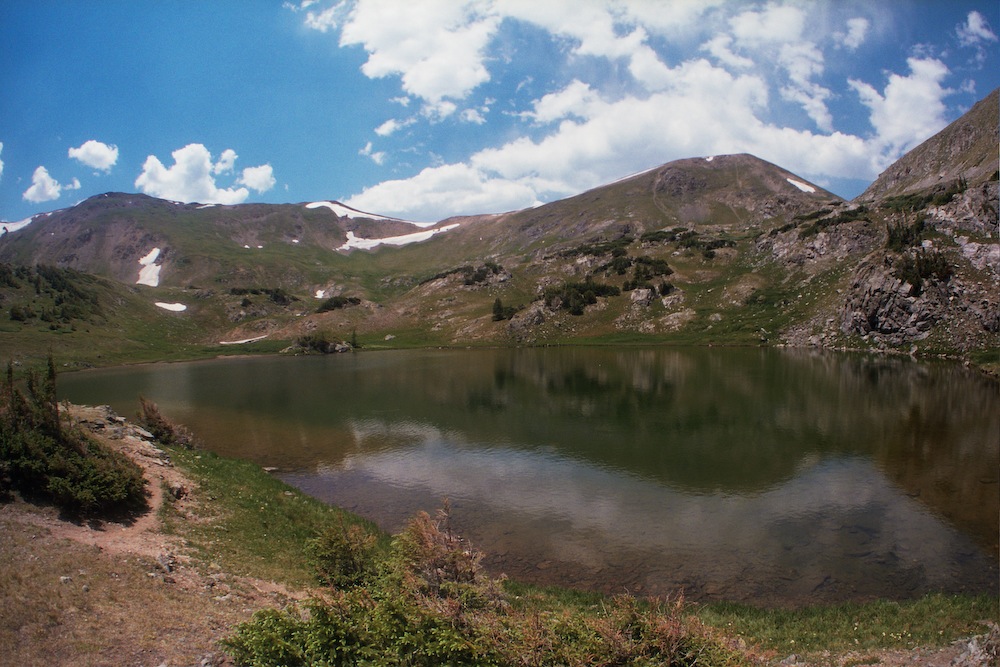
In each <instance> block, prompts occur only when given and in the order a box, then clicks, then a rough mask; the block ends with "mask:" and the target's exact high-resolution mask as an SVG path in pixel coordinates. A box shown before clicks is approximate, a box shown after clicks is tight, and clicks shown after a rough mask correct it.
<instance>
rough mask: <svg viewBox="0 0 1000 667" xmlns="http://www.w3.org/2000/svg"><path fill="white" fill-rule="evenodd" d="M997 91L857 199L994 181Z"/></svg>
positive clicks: (999, 138) (999, 137)
mask: <svg viewBox="0 0 1000 667" xmlns="http://www.w3.org/2000/svg"><path fill="white" fill-rule="evenodd" d="M998 145H1000V88H998V89H996V90H994V91H993V92H992V93H990V94H989V95H988V96H986V97H985V98H984V99H982V100H980V101H979V102H977V103H976V104H975V105H974V106H973V107H972V109H970V110H969V111H968V113H966V114H965V115H963V116H962V117H961V118H959V119H958V120H956V121H955V122H953V123H951V124H950V125H948V126H947V127H946V128H944V129H943V130H941V131H940V132H938V133H937V134H936V135H934V136H933V137H931V138H930V139H928V140H927V141H925V142H923V143H922V144H920V145H919V146H917V147H916V148H914V149H913V150H911V151H910V152H909V153H907V154H906V155H904V156H903V157H902V158H900V159H899V160H898V161H896V162H895V163H894V164H893V165H892V166H890V167H889V168H888V169H886V170H885V171H884V172H882V174H881V175H879V177H878V178H877V179H876V180H875V182H874V183H872V184H871V185H870V186H869V187H868V189H867V190H865V191H864V192H863V193H862V194H861V196H860V197H858V199H859V200H861V201H874V200H879V199H885V198H887V197H892V196H900V195H907V194H913V193H927V192H931V193H935V192H945V191H947V190H948V189H951V188H955V187H956V186H957V185H958V184H959V183H961V184H962V187H964V188H968V187H977V186H981V185H983V184H985V183H988V182H990V181H993V182H995V181H996V180H997V166H998V165H997V160H998V155H997V146H998Z"/></svg>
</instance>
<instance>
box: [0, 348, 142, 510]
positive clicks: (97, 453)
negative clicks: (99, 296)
mask: <svg viewBox="0 0 1000 667" xmlns="http://www.w3.org/2000/svg"><path fill="white" fill-rule="evenodd" d="M24 383H25V385H26V393H22V392H21V391H20V390H19V389H18V388H17V387H15V385H14V373H13V368H12V367H11V366H10V365H9V364H8V366H7V378H6V382H5V384H4V387H3V392H2V400H0V490H3V491H4V492H9V491H13V490H16V491H18V492H20V493H21V494H22V495H25V496H28V497H41V498H46V499H49V500H51V501H52V502H54V503H55V504H56V505H57V506H58V507H59V508H60V509H62V510H63V511H65V512H67V513H68V514H72V515H78V516H101V515H107V514H110V513H115V512H121V511H133V510H140V509H144V508H145V507H146V488H145V485H146V481H145V479H143V476H142V470H141V468H139V466H138V465H136V464H135V463H134V462H132V461H131V460H130V459H129V458H128V457H127V456H125V455H124V454H121V453H120V452H116V451H114V450H112V449H109V448H107V447H105V446H104V445H102V444H101V443H99V442H97V441H95V440H93V439H91V438H89V437H87V436H86V435H85V434H84V433H83V432H82V431H79V430H77V429H66V428H64V427H63V425H62V424H61V423H60V419H59V407H58V404H57V402H56V385H55V367H54V365H53V363H52V360H51V359H49V366H48V372H47V374H46V376H45V377H44V378H39V377H38V376H37V375H36V374H35V373H33V372H29V373H28V374H27V377H26V378H25V382H24Z"/></svg>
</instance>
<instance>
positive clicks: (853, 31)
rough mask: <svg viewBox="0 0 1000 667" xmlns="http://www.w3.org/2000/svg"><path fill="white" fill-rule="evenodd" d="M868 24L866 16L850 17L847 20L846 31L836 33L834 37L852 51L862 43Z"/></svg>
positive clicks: (866, 33)
mask: <svg viewBox="0 0 1000 667" xmlns="http://www.w3.org/2000/svg"><path fill="white" fill-rule="evenodd" d="M869 27H870V24H869V22H868V19H866V18H861V17H857V18H852V19H848V20H847V32H846V33H839V32H838V33H836V34H835V35H834V37H835V38H836V39H837V40H839V43H840V44H841V45H842V46H844V47H846V48H847V49H850V50H851V51H854V50H855V49H857V48H858V47H859V46H861V45H862V44H864V42H865V37H866V36H867V35H868V28H869Z"/></svg>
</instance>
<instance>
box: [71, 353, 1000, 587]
mask: <svg viewBox="0 0 1000 667" xmlns="http://www.w3.org/2000/svg"><path fill="white" fill-rule="evenodd" d="M60 394H61V396H62V397H64V398H68V399H70V400H72V401H76V402H83V403H98V404H103V403H109V404H111V405H112V406H113V407H115V409H116V410H118V411H119V412H120V413H122V414H129V415H130V414H134V413H135V411H136V407H137V397H138V395H140V394H142V395H144V396H146V397H147V398H150V399H152V400H154V401H156V402H157V403H158V404H159V406H160V408H161V411H163V412H164V413H165V414H167V415H168V416H169V417H171V418H172V419H174V420H175V421H178V422H181V423H184V424H186V425H188V426H189V427H190V428H191V429H192V430H193V431H195V433H197V434H198V435H199V436H200V437H201V439H202V440H203V441H204V442H206V443H207V444H208V445H209V446H210V448H211V449H212V450H214V451H216V452H218V453H220V454H223V455H226V456H236V457H241V458H246V459H250V460H253V461H255V462H257V463H259V464H260V465H263V466H272V467H275V468H277V469H278V472H277V474H278V475H280V476H281V477H282V478H283V479H285V480H286V481H288V482H289V483H291V484H294V485H296V486H298V487H299V488H301V489H303V490H305V491H307V492H308V493H310V494H312V495H314V496H316V497H318V498H321V499H323V500H325V501H327V502H331V503H334V504H337V505H340V506H343V507H345V508H348V509H351V510H353V511H355V512H357V513H359V514H361V515H364V516H366V517H369V518H371V519H373V520H375V521H376V522H378V523H379V524H380V525H381V526H383V527H384V528H385V529H387V530H393V531H394V530H398V529H399V528H400V527H401V526H402V525H403V523H404V522H405V520H406V519H407V518H408V517H409V516H411V515H412V514H413V513H414V512H416V511H418V510H420V509H424V510H427V511H431V512H433V510H434V509H435V508H437V507H439V506H440V505H441V502H442V499H443V498H445V497H447V498H449V499H450V501H451V505H452V514H453V521H454V523H455V525H456V526H457V527H458V528H459V529H460V530H462V531H463V532H464V533H465V534H466V535H467V536H468V537H469V538H470V539H471V540H472V541H473V542H474V543H475V544H476V545H477V546H479V547H480V548H482V549H483V550H484V551H486V552H487V554H488V558H487V564H488V565H489V566H490V567H491V568H492V569H494V570H496V571H503V572H506V573H507V574H509V575H511V576H513V577H516V578H522V579H527V580H531V581H535V582H539V583H558V584H564V585H572V586H580V587H587V588H595V589H600V590H604V591H609V592H616V591H622V590H628V591H631V592H633V593H642V594H660V595H666V594H672V593H676V592H677V591H678V590H684V592H685V594H686V595H687V597H688V598H689V599H691V598H693V599H729V600H737V601H745V602H754V603H757V604H775V605H801V604H808V603H813V602H832V601H840V600H848V599H855V600H857V599H867V598H871V597H888V598H908V597H913V596H916V595H920V594H923V593H926V592H929V591H947V592H959V591H969V592H995V591H996V588H997V582H998V575H997V553H998V547H997V543H998V520H1000V484H998V477H1000V473H998V470H1000V435H998V434H1000V391H998V388H997V385H996V384H995V383H990V382H988V381H985V380H984V379H983V378H981V377H979V376H977V375H975V374H972V373H969V372H967V371H965V370H964V369H962V368H961V367H957V366H954V365H945V364H921V363H916V362H913V361H911V360H908V359H886V358H877V357H864V356H854V355H843V354H840V355H836V354H821V353H804V352H792V351H777V350H758V349H676V348H655V349H650V348H643V349H621V350H615V349H607V348H562V349H530V350H483V351H405V352H379V353H364V354H355V355H340V356H335V357H299V358H252V359H222V360H218V361H213V362H196V363H187V364H169V365H166V364H163V365H149V366H141V367H131V368H123V369H108V370H100V371H89V372H85V373H76V374H67V375H64V376H61V377H60Z"/></svg>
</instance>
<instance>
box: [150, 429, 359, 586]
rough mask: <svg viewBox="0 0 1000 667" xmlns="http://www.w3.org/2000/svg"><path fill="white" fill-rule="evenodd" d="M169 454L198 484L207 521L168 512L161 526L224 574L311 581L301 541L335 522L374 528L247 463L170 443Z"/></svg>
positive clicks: (302, 583) (303, 583)
mask: <svg viewBox="0 0 1000 667" xmlns="http://www.w3.org/2000/svg"><path fill="white" fill-rule="evenodd" d="M170 454H171V459H172V461H173V462H174V464H175V465H177V466H178V467H180V468H181V469H182V470H184V471H185V472H186V473H187V474H189V475H190V476H191V477H193V478H194V480H195V481H196V482H197V484H198V485H199V487H200V492H199V494H198V496H197V498H198V500H199V501H200V502H201V513H202V514H203V515H204V516H205V517H207V518H208V519H209V520H207V521H196V522H191V521H185V520H183V519H182V518H180V517H173V518H171V519H170V520H169V521H168V523H167V527H168V529H169V530H170V531H172V532H176V533H179V534H181V535H182V536H183V537H184V538H185V539H187V541H188V543H189V544H190V545H191V546H192V547H193V549H194V550H195V552H196V554H197V555H198V556H199V557H200V558H201V559H202V560H204V561H214V562H216V563H218V564H219V565H221V566H222V567H224V568H226V569H228V570H230V571H232V572H235V573H238V574H244V575H249V576H254V577H259V578H261V579H269V580H272V581H278V582H282V583H285V584H289V585H293V586H299V587H306V586H309V585H311V584H313V583H315V581H314V577H313V570H312V568H311V567H310V566H309V564H308V562H307V558H306V552H305V546H306V542H307V541H308V540H309V539H311V538H313V537H315V536H316V535H317V534H318V533H320V532H321V531H322V530H324V529H325V528H328V527H331V526H336V525H339V523H340V522H341V521H342V520H343V521H346V522H347V523H349V524H359V525H363V526H365V527H366V528H368V529H370V530H372V531H375V530H376V529H375V528H374V526H372V525H371V524H370V523H368V522H366V521H364V520H363V519H361V518H360V517H357V516H355V515H352V514H349V513H348V512H345V511H343V510H340V509H338V508H335V507H331V506H329V505H326V504H324V503H322V502H320V501H319V500H316V499H314V498H312V497H310V496H307V495H305V494H302V493H300V492H298V491H296V490H294V489H293V488H292V487H290V486H288V485H287V484H285V483H284V482H282V481H280V480H278V479H276V478H274V477H272V476H271V475H269V474H268V473H267V472H265V471H264V470H262V469H261V468H260V467H258V466H257V465H255V464H252V463H248V462H245V461H238V460H235V459H226V458H222V457H219V456H216V455H215V454H212V453H210V452H206V451H199V450H187V449H180V448H171V449H170ZM169 516H170V513H169V512H168V517H169Z"/></svg>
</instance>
